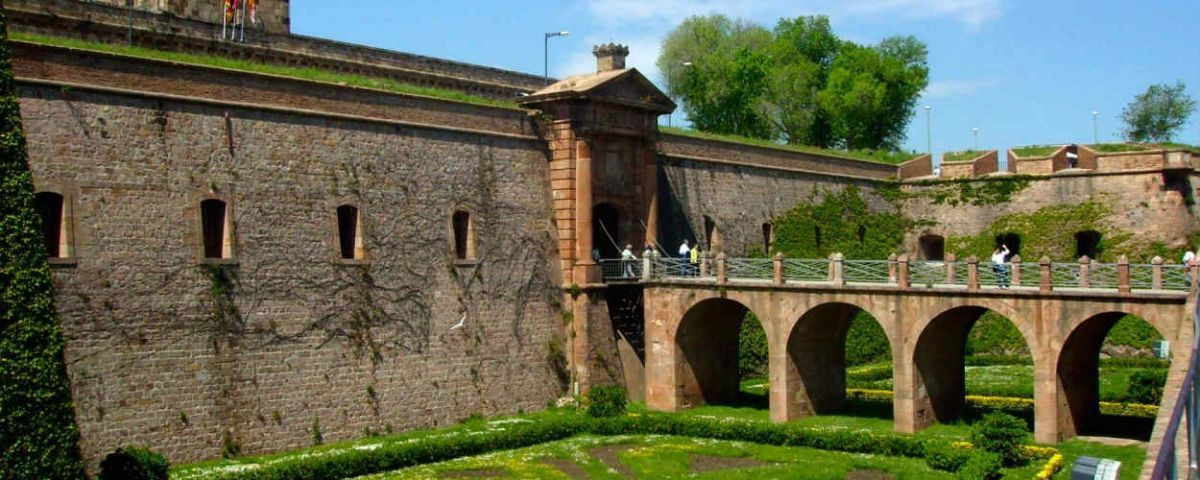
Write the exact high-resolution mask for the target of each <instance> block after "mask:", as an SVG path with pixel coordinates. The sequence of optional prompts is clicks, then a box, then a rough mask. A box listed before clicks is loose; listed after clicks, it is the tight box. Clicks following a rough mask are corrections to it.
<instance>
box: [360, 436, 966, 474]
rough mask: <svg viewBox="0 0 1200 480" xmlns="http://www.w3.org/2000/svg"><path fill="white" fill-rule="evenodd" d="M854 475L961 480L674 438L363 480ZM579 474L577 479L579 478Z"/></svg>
mask: <svg viewBox="0 0 1200 480" xmlns="http://www.w3.org/2000/svg"><path fill="white" fill-rule="evenodd" d="M854 470H877V471H883V472H888V473H891V474H893V475H895V476H896V478H899V479H924V478H930V479H937V478H946V479H948V478H953V476H951V475H949V474H947V473H945V472H939V471H936V470H933V469H930V468H929V467H927V466H926V465H925V462H924V461H922V460H919V459H911V458H896V457H883V456H876V455H862V454H851V453H842V452H830V451H825V450H816V449H811V448H801V447H775V446H769V445H759V444H754V443H747V442H731V441H720V440H708V439H697V438H688V437H672V436H649V435H633V436H630V435H621V436H613V437H597V436H590V435H585V436H579V437H574V438H570V439H567V440H562V441H557V442H550V443H544V444H541V445H537V446H533V447H529V448H522V449H517V450H510V451H503V452H492V453H489V454H486V455H479V456H475V457H468V458H460V459H456V460H451V461H448V462H441V463H435V464H430V465H422V466H419V467H413V468H406V469H402V470H397V471H394V472H388V473H383V474H378V475H371V476H367V477H359V478H360V479H361V480H367V479H370V480H404V479H428V478H450V477H454V476H460V475H472V474H474V475H478V474H481V473H483V472H487V473H489V474H492V475H495V476H493V477H490V478H547V479H550V478H561V479H568V478H582V476H580V475H578V473H580V472H581V473H583V474H586V475H587V478H591V479H595V480H603V479H621V478H646V479H650V478H653V479H658V478H664V479H669V478H701V479H703V478H712V479H717V478H720V479H747V480H751V479H768V478H789V479H792V478H795V479H830V480H833V479H842V478H845V476H846V474H847V473H849V472H851V471H854ZM572 473H574V474H575V475H571V474H572Z"/></svg>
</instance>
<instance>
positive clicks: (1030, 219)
mask: <svg viewBox="0 0 1200 480" xmlns="http://www.w3.org/2000/svg"><path fill="white" fill-rule="evenodd" d="M1111 214H1112V208H1111V207H1109V206H1108V205H1105V204H1103V203H1101V202H1098V201H1089V202H1084V203H1079V204H1074V205H1048V206H1045V207H1042V208H1041V209H1038V210H1037V211H1035V212H1027V213H1022V212H1018V213H1009V214H1006V215H1003V216H1001V217H999V218H997V219H996V220H995V221H994V222H992V223H991V225H988V227H987V228H985V229H983V231H981V232H979V233H978V234H976V235H971V236H951V237H949V238H947V239H946V251H947V252H954V253H955V254H956V255H958V257H959V258H966V257H967V256H970V255H974V256H976V257H979V258H987V257H988V256H989V255H991V252H992V249H993V248H995V245H996V238H997V237H999V236H1001V235H1008V234H1016V235H1018V236H1020V240H1021V247H1020V254H1021V258H1022V260H1023V261H1025V262H1036V261H1037V260H1038V259H1040V258H1042V257H1043V256H1045V257H1049V258H1050V259H1051V260H1053V261H1056V262H1073V261H1077V260H1078V258H1077V257H1076V256H1075V253H1076V251H1075V248H1076V243H1075V241H1076V240H1075V235H1076V234H1077V233H1079V232H1086V231H1095V232H1097V233H1099V234H1100V243H1099V245H1098V246H1097V251H1098V252H1099V254H1098V255H1097V256H1098V257H1099V260H1100V261H1105V262H1112V261H1116V259H1117V257H1118V256H1119V255H1128V256H1129V260H1130V261H1131V262H1143V261H1149V260H1150V259H1149V258H1148V257H1146V255H1147V254H1149V253H1151V251H1152V245H1149V244H1144V243H1140V242H1137V241H1135V240H1134V239H1133V234H1131V233H1129V232H1125V231H1121V230H1118V229H1116V228H1113V227H1112V226H1111V224H1110V223H1109V222H1108V218H1109V216H1110V215H1111ZM1151 256H1152V255H1151ZM1143 257H1146V258H1143Z"/></svg>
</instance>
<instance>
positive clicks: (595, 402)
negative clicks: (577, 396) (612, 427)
mask: <svg viewBox="0 0 1200 480" xmlns="http://www.w3.org/2000/svg"><path fill="white" fill-rule="evenodd" d="M587 400H588V406H587V413H588V415H589V416H592V417H617V416H621V415H624V414H625V389H624V388H621V387H616V386H609V387H592V389H591V390H588V392H587Z"/></svg>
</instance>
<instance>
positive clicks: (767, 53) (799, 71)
mask: <svg viewBox="0 0 1200 480" xmlns="http://www.w3.org/2000/svg"><path fill="white" fill-rule="evenodd" d="M926 56H927V52H926V48H925V45H924V44H923V43H921V42H920V41H918V40H916V39H915V38H913V37H890V38H887V39H885V40H883V41H882V42H880V43H879V44H878V45H874V46H862V45H858V44H855V43H853V42H848V41H844V40H841V39H839V38H838V37H837V35H835V34H834V33H833V30H832V28H831V27H830V25H829V20H828V18H826V17H823V16H811V17H797V18H794V19H781V20H780V21H779V23H778V24H776V26H775V29H774V31H768V30H766V29H765V28H763V27H760V26H758V25H754V24H752V23H749V22H745V21H741V20H730V19H729V18H728V17H725V16H722V15H710V16H707V17H691V18H689V19H687V20H686V21H684V22H683V23H682V24H681V25H680V26H679V27H677V28H676V29H675V30H673V31H672V32H671V33H670V34H668V35H667V38H666V39H665V40H664V41H663V49H662V53H661V54H660V55H659V59H658V67H659V69H660V70H662V71H664V72H667V90H668V92H669V94H670V95H672V96H673V97H676V98H681V99H683V103H684V109H685V111H686V112H687V115H688V118H689V120H691V121H692V124H693V126H694V127H696V128H697V129H698V130H701V131H707V132H713V133H735V134H739V135H745V136H750V137H755V138H763V139H768V140H777V141H784V142H787V143H793V144H804V145H815V146H819V147H840V148H868V149H879V148H885V149H895V148H897V147H898V146H899V145H900V143H902V142H903V140H904V129H905V126H907V124H908V120H909V119H910V118H911V117H912V113H913V109H914V108H915V105H916V100H917V97H918V96H919V95H920V92H921V90H922V89H924V88H925V85H926V84H927V83H928V76H929V69H928V67H927V66H926ZM685 62H687V63H690V64H691V66H690V67H683V66H682V65H683V64H684V63H685Z"/></svg>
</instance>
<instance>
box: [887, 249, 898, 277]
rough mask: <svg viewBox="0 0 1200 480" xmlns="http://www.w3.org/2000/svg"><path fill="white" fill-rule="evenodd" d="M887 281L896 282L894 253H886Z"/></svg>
mask: <svg viewBox="0 0 1200 480" xmlns="http://www.w3.org/2000/svg"><path fill="white" fill-rule="evenodd" d="M888 283H896V254H895V253H893V254H891V255H888Z"/></svg>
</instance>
